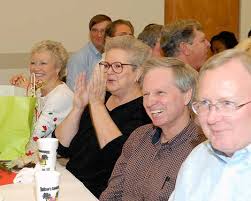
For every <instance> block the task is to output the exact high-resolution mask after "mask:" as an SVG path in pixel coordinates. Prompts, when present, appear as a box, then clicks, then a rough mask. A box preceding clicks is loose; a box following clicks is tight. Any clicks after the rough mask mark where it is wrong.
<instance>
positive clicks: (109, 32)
mask: <svg viewBox="0 0 251 201" xmlns="http://www.w3.org/2000/svg"><path fill="white" fill-rule="evenodd" d="M123 35H132V36H133V35H134V27H133V25H132V24H131V22H130V21H128V20H124V19H118V20H115V21H113V22H112V23H110V24H109V25H108V26H107V27H106V31H105V36H108V37H115V36H123Z"/></svg>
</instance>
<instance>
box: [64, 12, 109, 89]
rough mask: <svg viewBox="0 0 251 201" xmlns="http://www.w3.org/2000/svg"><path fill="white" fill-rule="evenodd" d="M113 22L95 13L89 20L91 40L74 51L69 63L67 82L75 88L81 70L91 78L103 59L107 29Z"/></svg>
mask: <svg viewBox="0 0 251 201" xmlns="http://www.w3.org/2000/svg"><path fill="white" fill-rule="evenodd" d="M110 23H111V18H110V17H108V16H106V15H102V14H99V15H95V16H94V17H93V18H92V19H91V20H90V22H89V31H90V32H89V35H90V41H89V42H88V43H87V44H86V45H85V46H84V47H83V48H81V49H80V50H79V51H77V52H76V53H74V54H73V55H72V56H71V57H70V59H69V62H68V64H67V77H66V83H67V85H68V86H69V87H70V88H71V89H72V90H73V89H74V85H75V78H76V76H77V75H78V74H79V73H80V72H85V73H86V75H87V78H88V79H89V78H90V75H91V73H92V70H93V68H94V66H95V64H96V63H97V62H98V61H100V60H101V58H102V53H103V49H104V44H105V29H106V27H107V25H108V24H110Z"/></svg>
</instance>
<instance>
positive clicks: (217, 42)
mask: <svg viewBox="0 0 251 201" xmlns="http://www.w3.org/2000/svg"><path fill="white" fill-rule="evenodd" d="M210 44H211V46H210V49H211V51H212V53H213V54H217V53H219V52H222V51H223V50H226V49H231V48H234V47H235V46H236V45H237V44H238V41H237V39H236V37H235V35H234V33H232V32H229V31H222V32H220V33H219V34H217V35H215V36H213V37H212V39H211V41H210Z"/></svg>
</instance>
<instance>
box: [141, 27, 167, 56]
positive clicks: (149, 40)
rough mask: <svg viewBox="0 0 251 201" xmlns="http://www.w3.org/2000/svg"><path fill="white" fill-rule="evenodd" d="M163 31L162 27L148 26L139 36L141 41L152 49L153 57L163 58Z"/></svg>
mask: <svg viewBox="0 0 251 201" xmlns="http://www.w3.org/2000/svg"><path fill="white" fill-rule="evenodd" d="M162 29H163V26H162V25H159V24H148V25H147V26H146V27H145V28H144V29H143V31H142V32H141V33H140V34H139V35H138V39H139V40H141V41H142V42H143V43H145V44H147V45H149V46H150V47H151V49H152V55H153V56H155V57H162V56H163V52H162V49H161V47H160V37H161V31H162Z"/></svg>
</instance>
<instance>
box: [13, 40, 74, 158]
mask: <svg viewBox="0 0 251 201" xmlns="http://www.w3.org/2000/svg"><path fill="white" fill-rule="evenodd" d="M67 59H68V53H67V51H66V49H65V48H64V47H63V45H62V44H61V43H59V42H56V41H50V40H44V41H41V42H38V43H37V44H35V45H34V47H33V48H32V50H31V57H30V64H29V69H30V73H31V74H34V75H35V79H36V81H37V83H40V86H38V87H40V89H39V90H40V96H38V97H37V98H38V107H37V115H36V116H37V120H36V123H35V125H34V130H33V134H32V138H31V142H30V145H29V147H28V149H27V155H32V154H33V152H34V151H35V147H34V146H33V144H34V143H35V141H36V140H37V139H38V138H44V137H51V135H52V132H53V131H54V130H55V128H56V127H57V125H58V124H59V123H61V122H62V121H63V119H64V118H65V117H66V116H67V115H68V113H69V112H70V111H71V109H72V101H73V92H72V91H71V90H70V89H69V87H68V86H67V85H66V84H65V83H64V82H62V81H61V79H62V78H63V77H64V76H65V74H66V73H65V72H66V63H67ZM10 82H11V84H12V85H15V86H19V87H25V88H27V87H28V85H30V84H31V83H30V82H29V79H27V78H25V77H24V76H22V75H17V76H14V77H13V78H12V79H11V81H10Z"/></svg>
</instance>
